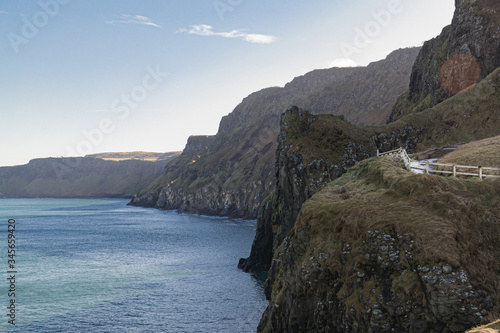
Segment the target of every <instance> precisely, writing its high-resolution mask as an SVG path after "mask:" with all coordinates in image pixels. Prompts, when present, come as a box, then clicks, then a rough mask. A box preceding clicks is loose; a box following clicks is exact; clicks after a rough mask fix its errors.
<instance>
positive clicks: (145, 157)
mask: <svg viewBox="0 0 500 333" xmlns="http://www.w3.org/2000/svg"><path fill="white" fill-rule="evenodd" d="M180 153H181V152H180V151H176V152H169V153H149V152H143V151H134V152H130V153H99V154H92V155H87V156H85V157H93V158H100V159H103V160H107V161H116V162H118V161H126V160H139V161H149V162H157V161H168V160H170V159H171V158H172V157H176V156H178V155H180Z"/></svg>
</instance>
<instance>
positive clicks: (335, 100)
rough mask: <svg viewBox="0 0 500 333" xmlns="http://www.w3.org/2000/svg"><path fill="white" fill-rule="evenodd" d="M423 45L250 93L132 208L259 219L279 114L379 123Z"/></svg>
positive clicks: (268, 188) (193, 141) (404, 85)
mask: <svg viewBox="0 0 500 333" xmlns="http://www.w3.org/2000/svg"><path fill="white" fill-rule="evenodd" d="M418 52H419V49H418V48H409V49H402V50H398V51H395V52H393V53H391V54H390V55H389V56H388V57H387V58H386V59H384V60H381V61H378V62H374V63H372V64H370V65H368V66H367V67H355V68H331V69H323V70H315V71H312V72H310V73H307V74H305V75H303V76H300V77H297V78H295V79H294V80H293V81H291V82H290V83H288V84H287V85H285V87H283V88H277V87H275V88H267V89H263V90H261V91H259V92H256V93H253V94H251V95H249V96H248V97H246V98H245V99H244V100H243V101H242V102H241V103H240V104H239V105H238V106H237V107H236V108H235V109H234V111H233V112H232V113H231V114H229V115H228V116H226V117H223V118H222V120H221V122H220V125H219V131H218V133H217V135H215V136H197V137H191V138H190V139H189V140H188V143H187V145H186V148H185V149H184V151H183V153H182V155H181V156H180V157H179V158H178V159H176V160H175V161H174V162H173V163H171V164H169V166H168V167H167V168H166V169H165V173H164V174H163V176H162V177H161V178H159V179H158V181H156V182H155V183H153V184H151V185H150V186H149V187H148V188H146V189H145V190H144V191H142V192H140V193H139V194H138V195H137V196H135V198H134V200H133V201H132V202H131V204H133V205H138V206H147V207H158V208H165V209H179V210H181V211H184V212H192V213H202V214H209V215H227V216H234V217H245V218H255V217H256V216H257V213H258V210H259V207H260V204H261V203H262V201H263V199H264V198H265V197H266V196H267V195H269V193H270V192H271V190H272V188H273V187H274V182H275V177H274V161H275V150H276V147H277V141H276V138H277V136H278V132H279V119H280V115H281V114H282V113H283V112H285V110H287V109H288V108H290V107H291V106H293V105H298V106H300V107H303V108H307V109H308V110H310V111H311V112H312V113H314V114H319V113H330V114H335V115H343V116H344V117H345V118H346V119H347V120H349V121H351V122H353V123H356V124H366V125H377V124H378V125H380V124H383V123H385V121H386V120H387V118H388V116H389V114H390V112H391V110H392V106H393V105H394V102H395V101H396V99H397V97H398V96H399V95H400V94H401V93H403V92H404V91H405V90H406V88H407V87H408V84H409V76H410V72H411V67H412V65H413V62H414V60H415V58H416V56H417V54H418Z"/></svg>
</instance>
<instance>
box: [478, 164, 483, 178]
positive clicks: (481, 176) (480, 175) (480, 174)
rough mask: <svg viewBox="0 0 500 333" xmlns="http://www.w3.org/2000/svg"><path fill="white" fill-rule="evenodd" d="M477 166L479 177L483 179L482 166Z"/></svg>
mask: <svg viewBox="0 0 500 333" xmlns="http://www.w3.org/2000/svg"><path fill="white" fill-rule="evenodd" d="M478 168H479V179H480V180H483V168H482V167H481V166H478Z"/></svg>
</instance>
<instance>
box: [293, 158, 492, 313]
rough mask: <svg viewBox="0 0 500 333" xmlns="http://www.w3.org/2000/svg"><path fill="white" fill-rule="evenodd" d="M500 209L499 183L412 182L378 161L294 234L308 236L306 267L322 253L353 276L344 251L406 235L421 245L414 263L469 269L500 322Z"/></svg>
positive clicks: (306, 210)
mask: <svg viewBox="0 0 500 333" xmlns="http://www.w3.org/2000/svg"><path fill="white" fill-rule="evenodd" d="M499 206H500V181H499V180H495V181H492V180H488V181H484V182H479V181H477V180H453V179H448V178H445V177H440V176H432V175H414V174H411V173H409V172H407V171H406V170H404V169H403V168H402V166H401V163H400V162H399V161H398V160H394V159H390V158H380V159H377V158H372V159H369V160H366V161H363V162H361V163H360V164H359V165H358V166H356V167H354V168H352V169H351V170H350V171H349V172H348V173H347V174H346V175H344V176H342V177H341V178H339V179H337V180H336V181H334V182H332V183H330V184H329V185H327V187H326V188H325V189H324V190H322V191H321V192H319V193H317V194H316V195H314V196H313V197H312V198H311V199H310V200H308V201H307V202H306V203H305V204H304V205H303V206H302V211H301V213H300V215H299V218H298V220H297V223H296V226H295V228H294V229H293V231H292V235H293V237H294V238H297V237H299V238H300V234H301V230H307V234H308V237H309V238H310V239H309V244H308V247H307V250H306V252H305V253H304V255H303V257H302V260H303V262H304V263H306V262H307V260H308V258H310V257H311V256H313V255H317V253H320V252H323V253H325V254H327V256H328V258H330V259H329V261H328V262H327V265H329V266H331V267H332V268H334V269H337V270H341V271H342V270H349V269H350V268H349V267H341V264H340V261H339V260H338V258H340V257H341V255H342V251H343V244H345V243H349V244H351V245H352V248H358V247H359V246H361V244H358V243H359V242H361V240H362V238H363V236H364V235H366V234H367V232H368V231H373V230H380V231H388V232H392V231H394V230H395V231H397V232H399V233H400V234H406V233H408V234H409V235H410V236H411V237H412V238H413V239H414V240H415V243H416V246H415V252H414V253H413V258H414V264H415V265H416V264H419V265H422V266H424V265H436V264H439V263H447V264H450V265H452V266H453V267H459V266H461V267H463V268H465V269H466V270H468V271H469V272H470V274H471V275H472V276H473V278H474V279H475V280H476V281H477V283H478V284H479V285H481V287H482V288H483V289H484V290H486V291H487V292H488V293H489V294H490V295H491V296H492V299H493V303H494V304H495V308H494V310H493V311H492V313H490V316H491V318H490V319H492V318H494V317H498V315H500V285H499V284H498V276H499V275H500V261H498V258H499V257H500V247H498V244H500V220H499V216H498V207H499ZM359 260H360V261H362V260H363V259H362V258H360V259H359ZM347 276H348V275H347Z"/></svg>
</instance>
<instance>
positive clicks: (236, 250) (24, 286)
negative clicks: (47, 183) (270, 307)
mask: <svg viewBox="0 0 500 333" xmlns="http://www.w3.org/2000/svg"><path fill="white" fill-rule="evenodd" d="M126 203H127V201H126V200H115V199H96V200H94V199H85V200H81V199H68V200H60V199H0V223H1V227H0V228H1V232H0V272H2V277H3V278H2V281H3V282H0V332H176V333H177V332H203V333H205V332H236V333H239V332H255V331H256V327H257V324H258V322H259V319H260V317H261V314H262V312H263V310H264V309H265V306H266V301H265V296H264V290H263V284H264V277H263V276H262V275H261V276H258V275H251V274H246V273H243V272H241V271H240V270H238V269H237V267H236V265H237V263H238V259H239V258H240V257H245V256H247V255H248V254H249V252H250V248H251V244H252V240H253V237H254V234H255V228H256V223H255V221H241V220H231V219H222V218H210V217H202V216H190V215H183V214H177V213H175V212H169V211H160V210H154V209H144V208H136V207H129V206H126ZM12 218H14V219H15V220H16V223H15V225H16V229H15V232H14V236H15V250H16V252H15V257H14V260H15V264H14V271H15V272H16V273H15V274H14V275H15V283H14V285H15V297H9V295H8V294H9V289H11V287H12V286H11V285H10V282H9V280H8V278H9V277H10V275H12V274H9V273H7V272H8V271H9V270H12V269H10V268H9V267H8V260H9V259H12V258H8V237H9V236H8V235H9V232H8V229H7V228H8V227H7V225H8V219H12ZM11 239H12V238H11ZM11 299H14V300H15V303H14V304H15V323H16V325H15V326H13V325H12V324H9V323H8V320H10V319H11V318H10V317H9V316H8V314H9V312H10V309H8V308H7V307H8V306H10V302H11Z"/></svg>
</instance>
